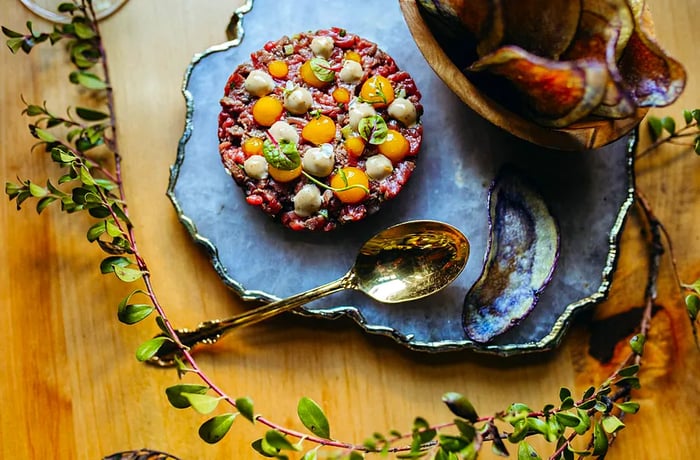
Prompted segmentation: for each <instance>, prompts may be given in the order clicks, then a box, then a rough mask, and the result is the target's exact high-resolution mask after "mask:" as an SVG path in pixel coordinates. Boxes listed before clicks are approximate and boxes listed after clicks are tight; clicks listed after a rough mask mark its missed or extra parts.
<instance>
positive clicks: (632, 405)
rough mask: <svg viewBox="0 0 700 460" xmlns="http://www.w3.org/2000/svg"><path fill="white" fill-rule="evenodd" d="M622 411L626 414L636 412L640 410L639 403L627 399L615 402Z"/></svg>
mask: <svg viewBox="0 0 700 460" xmlns="http://www.w3.org/2000/svg"><path fill="white" fill-rule="evenodd" d="M615 406H617V407H618V408H619V409H620V410H621V411H622V412H624V413H625V414H636V413H637V412H639V403H636V402H632V401H627V402H623V403H619V404H615Z"/></svg>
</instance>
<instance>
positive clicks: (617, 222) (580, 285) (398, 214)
mask: <svg viewBox="0 0 700 460" xmlns="http://www.w3.org/2000/svg"><path fill="white" fill-rule="evenodd" d="M304 3H306V2H305V1H294V2H291V1H274V0H255V2H253V1H249V2H248V3H247V4H246V5H245V6H244V7H242V8H241V9H240V10H239V11H238V12H237V14H238V22H237V24H236V27H235V30H236V33H237V34H238V35H237V37H236V38H235V39H234V40H232V41H230V42H226V43H223V44H221V45H218V46H215V47H212V48H210V49H208V50H206V51H204V52H203V53H201V54H199V55H197V56H195V57H194V59H193V61H192V62H191V64H190V66H189V67H188V68H187V71H186V74H185V80H184V84H183V93H184V95H185V99H186V106H187V123H186V129H185V132H184V134H183V135H182V138H181V141H180V144H179V149H178V152H177V158H176V161H175V163H174V165H173V166H172V168H171V179H170V185H169V188H168V196H169V197H170V199H171V200H172V202H173V204H174V206H175V209H176V211H177V213H178V216H179V218H180V220H181V222H182V223H183V224H184V225H185V227H186V228H187V230H188V231H189V232H190V233H191V235H192V237H193V238H194V240H195V241H196V242H198V243H199V244H201V245H202V246H203V247H204V248H205V250H206V251H207V252H208V254H209V256H210V258H211V261H212V265H213V267H214V270H215V271H216V273H217V274H218V276H220V277H221V279H222V280H223V282H224V283H225V284H226V285H227V286H229V287H230V288H231V289H233V290H234V291H235V292H236V293H237V294H238V295H240V296H241V297H242V298H243V299H246V300H258V301H261V300H262V301H271V300H275V299H278V298H283V297H286V296H289V295H291V294H295V293H298V292H301V291H304V290H307V289H310V288H313V287H316V286H318V285H320V284H323V283H326V282H328V281H332V280H334V279H336V278H338V277H340V276H342V275H343V274H344V273H345V272H346V271H347V270H348V269H349V267H350V266H351V265H352V263H353V261H354V259H355V255H356V251H357V249H358V248H359V247H360V246H361V244H362V243H363V242H364V241H365V240H367V239H368V238H369V237H370V236H372V235H373V234H375V233H377V232H378V231H379V230H381V229H383V228H385V227H387V226H389V225H393V224H396V223H398V222H401V221H405V220H413V219H437V220H442V221H445V222H447V223H450V224H452V225H454V226H456V227H457V228H459V229H460V230H461V231H462V232H463V233H464V234H465V235H466V236H467V237H468V238H469V240H470V243H471V257H470V260H469V262H468V264H467V267H466V268H465V270H464V271H463V272H462V274H461V275H460V277H459V278H458V279H457V280H456V281H455V282H454V283H453V284H452V285H450V286H449V287H448V288H446V289H445V290H443V291H441V292H439V293H438V294H435V295H432V296H430V297H428V298H424V299H421V300H417V301H413V302H409V303H406V304H401V305H383V304H380V303H378V302H375V301H373V300H371V299H369V298H368V297H366V296H365V295H363V294H362V293H359V292H354V291H349V292H348V291H346V292H343V293H337V294H334V295H332V296H330V297H327V298H325V299H322V300H318V301H316V302H314V303H311V304H309V305H306V306H305V307H304V308H303V309H302V310H300V311H299V313H302V314H305V315H312V316H315V317H320V318H329V319H332V318H336V317H338V316H340V315H347V316H349V317H351V318H353V319H354V320H355V321H356V322H357V324H358V325H359V326H361V327H362V328H363V329H365V330H366V331H368V332H370V333H377V334H384V335H387V336H390V337H392V338H393V339H395V340H396V341H397V342H398V343H400V344H402V345H404V346H406V347H408V348H410V349H413V350H421V351H430V352H439V351H448V350H456V349H472V350H477V351H483V352H489V353H496V354H501V355H509V354H516V353H524V352H530V351H541V350H546V349H550V348H553V347H555V346H556V345H557V344H558V343H559V342H560V340H561V338H562V337H563V335H564V334H565V332H566V330H567V328H568V325H569V323H570V321H571V319H572V317H573V316H574V314H575V313H576V312H577V311H579V310H581V309H584V308H586V307H588V306H591V305H593V304H595V303H596V302H599V301H600V300H602V299H603V298H605V296H606V295H607V293H608V290H609V288H610V283H611V282H612V275H613V271H614V267H615V263H616V257H617V245H618V239H619V236H620V232H621V230H622V226H623V223H624V220H625V216H626V214H627V211H628V209H629V207H630V205H631V203H632V200H633V192H634V176H633V167H632V166H633V165H632V159H633V156H632V147H631V146H632V144H633V139H632V137H625V138H623V139H621V140H619V141H617V142H615V143H613V144H610V145H608V146H605V147H603V148H600V149H597V150H591V151H585V152H562V151H556V150H547V149H543V148H541V147H536V146H534V145H532V144H529V143H526V142H525V141H522V140H520V139H518V138H515V137H513V136H511V135H509V134H507V133H505V132H504V131H502V130H501V129H499V128H497V127H495V126H493V125H491V124H490V123H489V122H487V121H485V120H484V119H482V118H480V117H479V116H478V115H477V114H475V113H474V112H473V111H472V110H471V109H469V108H468V107H467V106H466V105H465V104H464V103H463V102H462V101H460V99H459V98H457V97H456V96H455V95H454V94H453V93H452V92H451V91H450V90H449V89H448V87H447V86H445V84H444V83H443V82H442V81H441V80H440V78H438V77H437V76H436V75H435V74H434V73H433V71H432V70H431V68H430V67H429V66H428V64H427V63H426V62H425V61H424V59H423V57H422V55H421V53H420V51H419V50H418V49H417V47H416V45H415V43H414V42H413V40H412V38H411V34H410V33H409V30H408V28H407V26H406V24H405V22H404V20H403V16H402V14H401V11H400V8H399V4H398V2H397V0H371V1H370V0H365V1H357V2H347V1H345V0H325V1H318V0H316V1H313V2H311V1H309V2H308V4H309V5H308V7H304ZM333 26H337V27H343V28H346V29H347V30H349V31H352V32H353V33H356V34H359V35H361V36H363V37H365V38H367V39H369V40H372V41H374V42H376V43H378V44H379V45H380V47H381V48H382V49H384V50H385V51H386V52H388V53H389V54H390V55H392V56H393V57H394V59H395V60H396V61H397V64H398V65H399V67H401V68H402V69H404V70H407V71H408V72H410V73H411V75H412V76H413V77H414V79H415V80H416V83H417V85H418V87H419V89H420V91H421V93H422V95H423V99H422V103H423V106H424V109H425V113H424V116H423V119H422V120H423V123H424V143H423V147H422V150H421V152H420V154H419V165H418V168H417V169H416V171H415V173H414V175H413V177H412V178H411V180H410V181H409V183H408V184H407V185H406V187H405V188H404V190H402V192H401V194H400V195H399V196H398V197H397V198H396V199H395V200H394V201H392V202H389V203H387V205H386V207H385V208H384V209H383V210H382V212H380V213H379V214H377V215H375V216H372V217H370V218H368V219H366V220H364V221H362V222H360V223H357V224H353V225H350V226H347V227H346V228H342V229H340V230H337V231H335V232H332V233H328V234H306V233H295V232H292V231H290V230H288V229H286V228H283V227H282V226H281V225H279V224H277V223H275V222H272V221H271V220H270V219H269V218H268V217H267V216H266V215H264V214H263V213H262V212H260V211H259V210H258V209H255V208H254V207H252V206H250V205H248V204H246V202H245V201H244V199H243V195H242V191H241V190H239V189H238V188H237V187H236V185H235V184H234V182H233V180H232V179H231V178H230V177H229V176H228V175H227V174H226V172H225V170H224V168H223V167H222V165H221V161H220V158H219V154H218V140H217V116H218V113H219V99H220V98H221V96H222V94H223V87H224V84H225V83H226V80H227V78H228V76H229V75H230V74H231V73H232V71H233V70H234V69H235V67H236V66H237V65H238V64H240V63H242V62H244V61H246V60H248V59H249V56H250V53H251V52H253V51H255V50H257V49H260V48H261V47H262V46H263V45H264V43H265V42H267V41H270V40H276V39H278V38H280V37H281V36H283V35H293V34H294V33H297V32H300V31H309V30H311V31H313V30H317V29H324V28H329V27H333ZM504 165H509V166H514V167H516V168H518V169H519V170H521V171H522V172H523V174H524V175H525V176H527V178H528V180H530V181H531V182H532V183H533V184H534V186H535V187H536V188H537V189H538V191H539V192H540V193H541V195H542V196H543V198H544V199H545V201H546V202H547V205H548V206H549V208H550V210H551V213H552V214H553V215H554V217H555V218H556V219H557V221H558V223H559V226H560V231H561V250H560V259H559V263H558V266H557V267H556V270H555V272H554V275H553V278H552V280H551V282H550V283H549V285H548V286H547V288H546V289H545V290H544V292H543V293H542V295H541V297H540V299H539V302H538V304H537V306H536V307H535V309H534V310H533V311H532V312H531V314H530V315H529V316H527V317H526V318H525V319H524V320H523V321H522V322H521V323H520V324H518V325H517V326H516V327H514V328H513V329H511V330H510V331H509V332H507V333H505V334H503V335H501V336H499V337H497V338H495V339H494V340H493V341H492V342H489V343H486V344H480V343H475V342H473V341H471V340H469V338H468V337H467V336H466V334H465V332H464V330H463V327H462V306H463V301H464V296H465V294H466V293H467V291H468V290H469V288H470V287H471V286H472V285H473V284H474V282H475V281H476V280H477V278H478V277H479V275H480V273H481V271H482V266H483V262H484V255H485V253H486V251H487V239H488V189H489V185H490V183H491V182H492V180H493V179H494V177H495V175H496V174H497V172H498V171H499V170H500V169H501V168H502V167H503V166H504Z"/></svg>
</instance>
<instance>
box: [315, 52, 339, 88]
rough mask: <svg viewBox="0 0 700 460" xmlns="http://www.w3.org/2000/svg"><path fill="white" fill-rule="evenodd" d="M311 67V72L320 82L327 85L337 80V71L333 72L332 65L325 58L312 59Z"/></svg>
mask: <svg viewBox="0 0 700 460" xmlns="http://www.w3.org/2000/svg"><path fill="white" fill-rule="evenodd" d="M309 65H310V66H311V71H312V72H313V73H314V76H315V77H316V78H318V79H319V80H321V81H324V82H326V83H329V82H332V81H333V80H335V71H333V69H332V67H331V63H330V62H328V61H327V60H325V59H324V58H322V57H315V58H312V59H311V61H309Z"/></svg>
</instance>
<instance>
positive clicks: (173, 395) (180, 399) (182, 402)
mask: <svg viewBox="0 0 700 460" xmlns="http://www.w3.org/2000/svg"><path fill="white" fill-rule="evenodd" d="M207 391H209V387H208V386H206V385H197V384H190V383H181V384H178V385H173V386H171V387H168V388H166V389H165V395H166V396H167V398H168V401H169V402H170V404H171V405H172V406H173V407H175V408H176V409H186V408H188V407H190V406H191V404H190V401H189V399H187V398H185V397H184V396H182V394H183V393H188V394H200V395H203V394H205V393H206V392H207Z"/></svg>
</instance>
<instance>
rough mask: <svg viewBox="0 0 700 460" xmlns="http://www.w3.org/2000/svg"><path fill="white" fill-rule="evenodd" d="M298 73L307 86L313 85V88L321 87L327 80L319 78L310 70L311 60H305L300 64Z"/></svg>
mask: <svg viewBox="0 0 700 460" xmlns="http://www.w3.org/2000/svg"><path fill="white" fill-rule="evenodd" d="M299 74H300V75H301V79H302V80H304V83H306V84H307V85H309V86H313V87H314V88H323V87H324V86H326V85H327V84H328V83H327V82H325V81H323V80H321V79H319V78H318V77H317V76H316V74H314V71H313V70H311V61H306V62H305V63H303V64H302V65H301V67H300V68H299Z"/></svg>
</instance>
